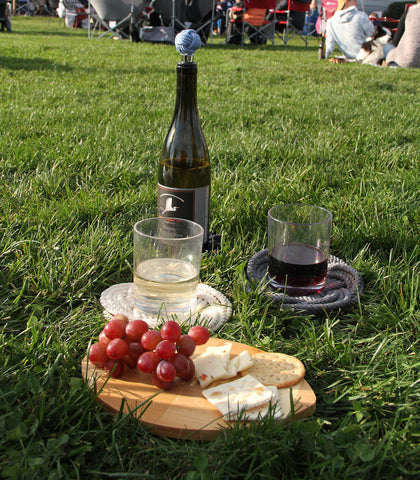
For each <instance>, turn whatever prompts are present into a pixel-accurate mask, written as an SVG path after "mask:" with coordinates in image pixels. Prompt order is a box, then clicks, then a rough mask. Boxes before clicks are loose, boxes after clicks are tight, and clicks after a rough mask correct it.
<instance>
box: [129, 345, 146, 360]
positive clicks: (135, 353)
mask: <svg viewBox="0 0 420 480" xmlns="http://www.w3.org/2000/svg"><path fill="white" fill-rule="evenodd" d="M145 351H146V350H145V349H144V348H143V347H142V345H141V343H140V342H130V343H129V344H128V354H129V355H131V356H132V357H136V359H137V358H139V357H140V355H141V354H142V353H144V352H145Z"/></svg>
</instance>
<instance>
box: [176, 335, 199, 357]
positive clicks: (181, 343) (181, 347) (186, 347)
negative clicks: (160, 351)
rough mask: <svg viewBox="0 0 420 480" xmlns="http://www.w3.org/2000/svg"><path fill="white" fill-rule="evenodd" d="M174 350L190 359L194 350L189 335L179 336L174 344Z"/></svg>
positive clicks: (193, 344) (193, 342)
mask: <svg viewBox="0 0 420 480" xmlns="http://www.w3.org/2000/svg"><path fill="white" fill-rule="evenodd" d="M176 348H177V350H178V353H180V354H182V355H185V356H186V357H190V356H191V355H192V354H193V353H194V350H195V341H194V339H193V338H192V337H190V336H189V335H181V337H180V338H179V340H178V341H177V342H176Z"/></svg>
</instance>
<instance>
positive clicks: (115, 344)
mask: <svg viewBox="0 0 420 480" xmlns="http://www.w3.org/2000/svg"><path fill="white" fill-rule="evenodd" d="M127 352H128V344H127V342H126V341H125V340H123V339H122V338H114V340H111V341H110V342H109V343H108V345H107V347H106V353H107V355H108V357H109V358H110V359H112V360H119V359H120V358H124V355H126V354H127Z"/></svg>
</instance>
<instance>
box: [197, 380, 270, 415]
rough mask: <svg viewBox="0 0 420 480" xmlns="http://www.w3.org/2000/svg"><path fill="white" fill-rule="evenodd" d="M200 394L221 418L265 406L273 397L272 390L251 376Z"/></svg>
mask: <svg viewBox="0 0 420 480" xmlns="http://www.w3.org/2000/svg"><path fill="white" fill-rule="evenodd" d="M202 394H203V396H204V397H205V398H207V400H208V401H209V402H210V403H211V404H212V405H213V406H215V407H216V408H217V409H218V410H219V412H220V413H221V414H222V415H223V416H230V415H232V414H233V415H235V414H238V412H241V411H242V410H249V409H252V408H255V407H259V406H261V405H264V404H267V403H268V402H269V401H270V400H271V398H272V396H273V392H272V390H270V389H269V388H267V387H265V386H264V385H263V384H262V383H260V382H259V381H258V380H256V379H255V378H254V377H252V376H251V375H245V376H244V377H241V378H239V379H238V380H233V381H232V382H228V383H222V384H220V385H218V386H217V387H212V388H208V389H206V390H203V392H202Z"/></svg>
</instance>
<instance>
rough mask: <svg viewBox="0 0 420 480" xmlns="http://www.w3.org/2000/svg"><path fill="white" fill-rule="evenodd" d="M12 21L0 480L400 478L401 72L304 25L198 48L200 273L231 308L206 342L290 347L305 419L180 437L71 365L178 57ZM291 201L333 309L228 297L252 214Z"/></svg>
mask: <svg viewBox="0 0 420 480" xmlns="http://www.w3.org/2000/svg"><path fill="white" fill-rule="evenodd" d="M13 28H14V33H12V34H6V33H1V34H0V92H1V104H0V166H1V170H0V175H1V185H2V188H1V193H0V238H1V242H0V282H1V288H0V342H1V343H0V476H1V477H2V478H5V479H44V478H45V479H47V478H48V479H79V478H80V479H85V478H89V479H104V478H117V479H129V478H136V479H140V478H145V479H146V478H147V479H155V478H156V479H162V478H164V479H171V480H173V479H181V478H186V479H188V480H195V479H210V478H214V479H238V478H244V479H245V478H247V479H248V478H249V479H266V478H276V479H279V478H284V479H298V478H299V479H302V478H305V479H306V478H316V479H319V478H326V479H333V478H334V479H355V478H363V479H384V478H387V479H388V478H389V479H398V478H418V477H419V475H420V470H419V465H420V447H419V431H420V421H419V418H420V381H419V366H420V362H419V340H418V334H419V321H420V314H419V270H420V267H419V262H420V247H419V235H420V229H419V224H420V194H419V192H420V178H419V177H420V175H419V171H420V169H419V159H420V155H419V150H420V148H419V147H420V141H419V140H420V130H419V125H420V122H419V120H420V113H419V112H420V109H419V107H420V105H419V103H420V102H419V98H420V96H419V90H420V89H419V85H420V72H419V71H418V70H404V69H386V68H380V67H378V68H376V67H371V66H364V65H356V64H346V65H333V64H331V63H328V62H325V61H324V62H321V61H319V60H318V59H317V48H318V41H317V39H315V38H313V39H311V40H310V44H309V46H308V47H307V48H304V47H303V43H302V42H301V41H300V40H299V39H295V40H293V41H292V42H291V44H290V45H289V46H288V47H287V48H285V47H284V46H282V45H281V43H280V40H277V42H276V45H275V46H274V47H273V46H271V45H268V46H265V47H264V46H260V47H257V48H255V47H251V46H246V47H245V48H240V47H236V46H226V45H224V44H223V41H222V40H221V39H220V38H216V39H215V40H214V42H213V44H212V45H211V46H208V47H206V48H202V49H200V50H199V51H198V52H197V54H196V57H195V58H196V61H197V63H198V68H199V80H198V81H199V86H198V102H199V110H200V117H201V120H202V126H203V130H204V134H205V136H206V139H207V142H208V145H209V151H210V155H211V162H212V186H211V187H212V192H211V219H210V221H211V230H212V231H214V232H217V233H219V234H221V235H222V247H221V249H220V250H219V251H218V252H216V253H213V254H206V255H203V258H202V268H201V272H200V279H201V281H202V282H203V283H206V284H208V285H210V286H212V287H213V288H215V289H217V290H219V291H220V292H222V293H223V294H224V295H226V296H227V297H229V299H230V300H231V302H232V307H233V314H232V317H231V318H230V320H229V322H228V323H226V324H225V325H224V326H223V327H222V328H221V329H220V330H219V331H217V332H215V333H214V335H215V336H217V337H219V338H223V339H227V340H234V341H238V342H242V343H244V344H247V345H253V346H256V347H258V348H260V349H263V350H267V351H281V352H284V353H287V354H291V355H294V356H296V357H298V358H299V359H301V360H302V362H303V363H304V364H305V368H306V377H305V378H306V380H307V381H308V382H309V384H310V385H311V386H312V388H313V390H314V392H315V394H316V396H317V408H316V412H315V414H314V415H313V416H311V417H309V418H307V419H304V420H297V421H294V422H291V423H289V424H278V423H275V422H273V421H272V420H271V419H266V420H263V421H260V422H257V423H256V424H254V425H251V426H250V427H245V426H243V425H234V426H232V428H230V429H227V430H225V431H223V432H222V434H221V435H220V436H219V437H218V438H217V439H216V440H214V441H212V442H207V443H206V442H201V443H200V442H196V441H189V440H173V439H168V438H163V437H159V436H154V435H151V434H150V433H149V432H148V431H147V430H146V429H145V428H143V427H142V425H141V423H140V422H139V421H138V420H136V419H135V417H134V416H133V415H125V414H122V413H121V414H118V415H115V416H113V415H111V414H109V413H107V412H106V411H104V409H103V408H102V407H101V406H100V404H99V403H98V402H97V400H96V398H95V396H94V395H92V392H91V391H90V390H89V389H88V388H87V387H86V386H85V385H84V384H83V381H82V375H81V370H80V364H81V360H82V359H83V357H84V356H85V354H86V349H87V346H88V344H89V342H90V341H91V340H92V339H93V338H96V337H97V335H98V333H99V332H100V330H101V328H102V326H103V325H104V323H105V318H104V316H103V313H102V308H101V306H100V304H99V296H100V294H101V292H102V291H103V290H104V289H106V288H107V287H109V286H111V285H114V284H117V283H122V282H130V281H131V280H132V272H131V264H132V233H131V232H132V226H133V224H134V223H135V221H136V220H138V219H141V218H146V217H148V216H154V215H155V214H156V179H157V164H158V159H159V154H160V149H161V147H162V144H163V140H164V136H165V134H166V131H167V129H168V127H169V123H170V120H171V115H172V112H173V108H174V102H175V81H176V76H175V65H176V62H177V61H178V59H179V55H178V54H177V52H176V51H175V48H174V47H173V46H167V45H156V44H146V43H130V42H128V41H114V40H105V39H104V40H96V39H93V40H90V39H88V38H87V32H86V31H81V30H77V31H76V30H73V29H68V28H66V27H64V25H63V23H62V22H60V21H59V20H58V19H56V18H53V19H48V18H41V17H37V18H32V17H14V18H13ZM289 202H304V203H311V204H315V205H320V206H323V207H325V208H328V209H329V210H331V211H332V213H333V216H334V220H333V231H332V244H331V253H332V254H333V255H335V256H337V257H339V258H341V259H342V260H344V261H345V262H347V263H348V264H349V265H351V266H352V267H354V268H356V269H357V270H358V271H359V272H360V274H361V275H362V276H363V280H364V284H365V290H364V293H363V295H362V296H361V298H360V302H359V304H357V305H354V307H353V308H351V309H349V310H348V311H333V312H328V313H325V314H323V315H318V316H312V315H305V314H299V313H293V312H291V311H289V310H280V309H278V308H276V307H275V306H273V305H272V304H270V303H269V301H268V299H267V298H266V297H265V296H263V295H261V294H260V292H259V290H258V289H256V290H253V291H251V292H248V291H247V289H246V282H245V277H244V267H245V266H246V264H247V261H248V260H249V259H250V258H251V257H252V256H253V255H254V254H255V253H256V252H258V251H260V250H262V249H263V248H265V245H266V218H267V211H268V209H269V208H270V207H271V206H273V205H276V204H280V203H289Z"/></svg>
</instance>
